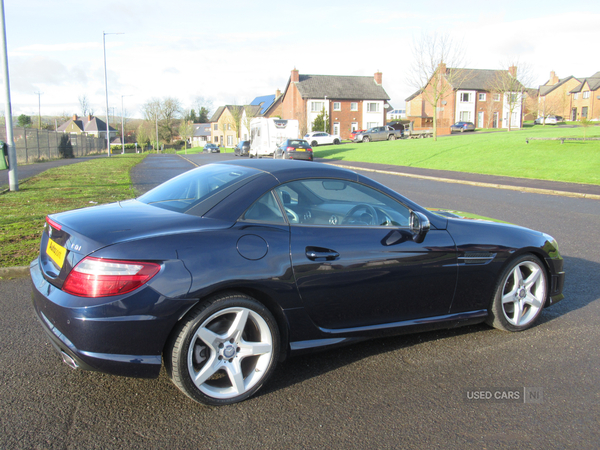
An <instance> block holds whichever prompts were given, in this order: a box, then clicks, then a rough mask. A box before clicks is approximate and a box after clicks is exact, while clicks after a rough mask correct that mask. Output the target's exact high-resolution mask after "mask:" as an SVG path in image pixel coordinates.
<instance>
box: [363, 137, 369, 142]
mask: <svg viewBox="0 0 600 450" xmlns="http://www.w3.org/2000/svg"><path fill="white" fill-rule="evenodd" d="M370 140H371V138H370V137H369V136H363V142H369V141H370Z"/></svg>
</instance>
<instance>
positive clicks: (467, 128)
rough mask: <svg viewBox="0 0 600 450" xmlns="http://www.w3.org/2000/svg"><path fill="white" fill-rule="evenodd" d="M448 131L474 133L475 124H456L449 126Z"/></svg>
mask: <svg viewBox="0 0 600 450" xmlns="http://www.w3.org/2000/svg"><path fill="white" fill-rule="evenodd" d="M450 131H451V132H454V131H460V132H461V133H462V132H464V131H475V124H474V123H473V122H456V123H455V124H454V125H451V126H450Z"/></svg>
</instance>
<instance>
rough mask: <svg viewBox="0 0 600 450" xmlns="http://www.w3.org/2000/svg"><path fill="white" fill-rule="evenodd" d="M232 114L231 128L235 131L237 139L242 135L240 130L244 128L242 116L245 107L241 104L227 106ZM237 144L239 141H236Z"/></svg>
mask: <svg viewBox="0 0 600 450" xmlns="http://www.w3.org/2000/svg"><path fill="white" fill-rule="evenodd" d="M227 109H229V113H230V114H231V128H232V129H233V131H235V137H236V139H239V137H240V131H241V130H242V116H243V115H244V107H243V106H239V105H230V106H228V107H227ZM234 144H237V142H234Z"/></svg>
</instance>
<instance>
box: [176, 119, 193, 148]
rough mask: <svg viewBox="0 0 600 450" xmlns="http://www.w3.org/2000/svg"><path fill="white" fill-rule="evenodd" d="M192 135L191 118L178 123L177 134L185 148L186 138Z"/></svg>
mask: <svg viewBox="0 0 600 450" xmlns="http://www.w3.org/2000/svg"><path fill="white" fill-rule="evenodd" d="M193 135H194V124H193V122H192V121H191V120H184V121H183V122H182V123H181V125H179V136H180V137H181V139H183V141H184V145H185V147H184V148H185V149H186V150H187V143H188V140H189V139H190V138H191V137H192V136H193Z"/></svg>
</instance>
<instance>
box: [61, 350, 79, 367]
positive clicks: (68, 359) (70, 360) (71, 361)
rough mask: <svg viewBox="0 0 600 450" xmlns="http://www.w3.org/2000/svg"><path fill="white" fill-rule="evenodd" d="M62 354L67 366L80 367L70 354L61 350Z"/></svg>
mask: <svg viewBox="0 0 600 450" xmlns="http://www.w3.org/2000/svg"><path fill="white" fill-rule="evenodd" d="M60 354H61V356H62V360H63V362H64V363H65V364H66V365H67V366H69V367H70V368H71V369H78V368H79V366H78V365H77V363H76V362H75V360H74V359H73V358H71V357H70V356H69V355H67V354H66V353H65V352H63V351H61V352H60Z"/></svg>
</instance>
